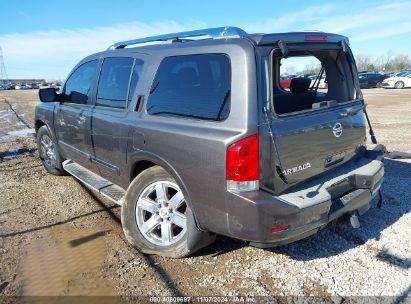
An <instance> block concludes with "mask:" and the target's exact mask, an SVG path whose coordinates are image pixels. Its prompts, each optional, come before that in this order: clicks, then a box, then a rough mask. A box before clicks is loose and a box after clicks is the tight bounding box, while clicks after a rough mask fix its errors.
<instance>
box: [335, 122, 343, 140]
mask: <svg viewBox="0 0 411 304" xmlns="http://www.w3.org/2000/svg"><path fill="white" fill-rule="evenodd" d="M342 132H343V126H342V124H340V123H339V122H337V123H336V124H335V125H334V127H333V133H334V136H335V137H340V136H341V135H342Z"/></svg>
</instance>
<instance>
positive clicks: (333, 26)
mask: <svg viewBox="0 0 411 304" xmlns="http://www.w3.org/2000/svg"><path fill="white" fill-rule="evenodd" d="M410 10H411V1H407V2H393V3H390V4H383V5H375V4H374V3H371V4H370V6H369V7H366V8H364V9H359V10H357V11H354V12H348V13H346V12H345V13H342V14H332V15H329V16H328V17H327V18H325V19H324V20H323V21H321V22H319V23H317V24H315V27H317V28H320V29H322V30H324V31H327V32H335V33H340V32H347V31H357V32H358V31H359V32H361V33H362V35H363V36H364V37H366V36H369V35H370V34H371V35H373V34H374V33H376V32H379V31H381V30H383V29H384V28H385V27H386V26H387V25H391V24H397V23H399V22H401V21H408V20H409V11H410ZM393 35H396V33H395V31H393V32H392V35H391V36H393Z"/></svg>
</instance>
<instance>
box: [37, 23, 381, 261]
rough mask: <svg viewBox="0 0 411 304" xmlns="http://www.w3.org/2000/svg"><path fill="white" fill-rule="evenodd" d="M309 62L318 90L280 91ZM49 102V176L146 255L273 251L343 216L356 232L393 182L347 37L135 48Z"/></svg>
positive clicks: (211, 32)
mask: <svg viewBox="0 0 411 304" xmlns="http://www.w3.org/2000/svg"><path fill="white" fill-rule="evenodd" d="M300 57H304V58H305V57H310V58H313V59H315V60H317V61H318V62H319V64H318V70H317V72H316V74H315V76H313V75H311V74H310V77H304V76H295V77H294V78H292V79H291V82H290V83H289V84H288V85H287V86H285V85H282V83H281V81H280V77H281V76H282V74H284V73H283V72H282V69H283V68H284V66H286V65H285V62H286V61H287V60H289V59H294V58H300ZM324 78H326V83H327V86H326V89H322V88H320V87H319V84H320V81H321V79H322V81H324ZM39 95H40V99H41V101H42V103H40V104H38V105H37V107H36V116H35V119H36V131H37V140H38V146H39V151H40V157H41V159H42V161H43V164H44V166H45V168H46V169H47V170H48V171H49V172H50V173H52V174H55V175H61V174H64V173H66V172H68V173H69V174H71V175H73V176H74V177H75V178H77V179H78V180H80V181H81V182H82V183H84V184H85V185H87V186H88V187H90V188H92V189H94V190H96V191H98V192H99V193H101V194H102V195H104V196H106V197H108V198H109V199H111V200H113V201H114V202H116V203H118V204H120V205H121V217H122V225H123V228H124V232H125V235H126V237H127V239H128V241H129V242H130V243H131V244H132V245H133V246H134V247H136V248H137V249H138V250H140V251H142V252H144V253H149V254H159V255H163V256H168V257H175V258H177V257H183V256H187V255H189V254H191V253H193V252H195V251H196V250H198V249H200V248H202V247H204V246H206V245H208V244H210V243H211V242H213V241H214V239H215V235H216V234H220V235H225V236H229V237H233V238H238V239H242V240H245V241H248V242H249V243H250V244H251V245H253V246H258V247H273V246H277V245H282V244H286V243H289V242H292V241H296V240H299V239H302V238H304V237H307V236H309V235H311V234H314V233H315V232H317V231H318V230H319V229H321V228H323V227H324V226H326V225H327V224H328V223H329V222H330V221H333V220H335V219H336V218H338V217H340V216H342V215H345V214H346V215H349V216H350V218H351V222H352V224H353V226H358V216H359V215H362V214H363V213H364V212H366V211H367V210H368V209H369V207H370V202H371V200H372V199H373V198H374V197H375V196H376V195H377V194H378V192H379V189H380V187H381V183H382V180H383V175H384V168H383V164H382V162H381V159H382V153H381V152H379V151H373V150H367V149H366V122H367V120H368V117H367V115H366V111H365V104H364V100H363V98H362V94H361V90H360V88H359V82H358V77H357V70H356V66H355V62H354V59H353V56H352V53H351V51H350V48H349V43H348V39H347V38H346V37H344V36H340V35H335V34H329V33H323V32H294V33H280V34H247V33H246V32H244V31H243V30H241V29H239V28H234V27H224V28H214V29H206V30H197V31H190V32H183V33H174V34H168V35H163V36H155V37H148V38H143V39H137V40H131V41H124V42H119V43H116V44H114V45H113V46H111V47H110V48H109V49H108V50H106V51H103V52H101V53H97V54H94V55H91V56H88V57H87V58H85V59H83V60H82V61H81V62H80V63H79V64H78V65H77V66H76V67H75V68H74V69H73V71H72V72H71V73H70V75H69V76H68V77H67V80H66V82H65V84H64V86H63V88H62V90H61V92H59V93H58V92H57V91H56V90H55V89H53V88H48V89H42V90H40V93H39ZM370 135H371V138H372V139H373V141H374V139H375V138H374V136H373V133H372V129H371V128H370Z"/></svg>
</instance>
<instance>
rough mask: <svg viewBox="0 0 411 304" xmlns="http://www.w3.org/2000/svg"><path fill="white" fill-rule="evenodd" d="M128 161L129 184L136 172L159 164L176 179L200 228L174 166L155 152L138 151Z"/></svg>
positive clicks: (194, 210)
mask: <svg viewBox="0 0 411 304" xmlns="http://www.w3.org/2000/svg"><path fill="white" fill-rule="evenodd" d="M129 163H130V164H132V165H131V166H130V172H129V176H130V180H129V184H131V183H132V181H133V179H134V178H135V177H136V176H137V175H138V174H140V173H142V172H144V170H146V169H148V168H151V167H153V166H160V167H162V168H163V169H164V170H165V171H166V172H167V173H168V174H170V175H171V176H172V177H173V178H174V180H175V181H176V183H177V185H178V186H179V187H180V189H181V191H182V192H183V194H184V198H185V199H186V202H187V204H188V206H189V207H190V209H191V210H192V212H193V215H194V219H195V222H196V225H197V227H198V228H200V226H199V221H198V218H197V215H196V208H195V206H194V204H193V203H192V201H191V197H190V193H189V191H188V189H187V187H186V185H185V183H184V181H183V179H182V178H181V176H180V175H179V174H178V172H177V170H175V169H174V167H173V166H172V165H171V164H170V163H169V162H167V161H166V160H165V159H163V158H162V157H160V156H158V155H156V154H153V153H151V152H147V151H144V152H139V153H137V154H134V155H133V156H132V157H131V158H130V160H129ZM125 199H127V192H126V196H125Z"/></svg>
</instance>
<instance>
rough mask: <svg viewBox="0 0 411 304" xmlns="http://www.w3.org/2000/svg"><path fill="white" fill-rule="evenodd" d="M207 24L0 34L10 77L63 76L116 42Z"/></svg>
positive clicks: (125, 25) (131, 25) (172, 23)
mask: <svg viewBox="0 0 411 304" xmlns="http://www.w3.org/2000/svg"><path fill="white" fill-rule="evenodd" d="M203 27H206V25H205V24H204V23H200V22H192V23H190V24H180V23H177V22H175V21H164V22H156V23H149V24H147V23H141V22H131V23H123V24H117V25H114V26H107V27H96V28H82V29H63V30H53V31H36V32H30V33H23V34H20V33H18V34H8V35H2V36H0V46H2V48H3V54H4V58H5V62H6V67H7V69H8V74H9V77H10V78H13V77H44V78H58V77H62V78H64V77H65V76H66V75H67V73H68V72H69V71H70V69H71V68H72V67H73V66H74V65H75V64H76V63H77V62H78V61H79V60H80V59H82V58H83V57H85V56H87V55H90V54H92V53H96V52H99V51H103V50H105V49H107V48H108V47H109V46H110V45H111V44H113V43H114V42H117V41H123V40H128V39H134V38H138V37H146V36H151V35H158V34H162V33H171V32H178V31H183V30H189V29H194V28H203Z"/></svg>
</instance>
